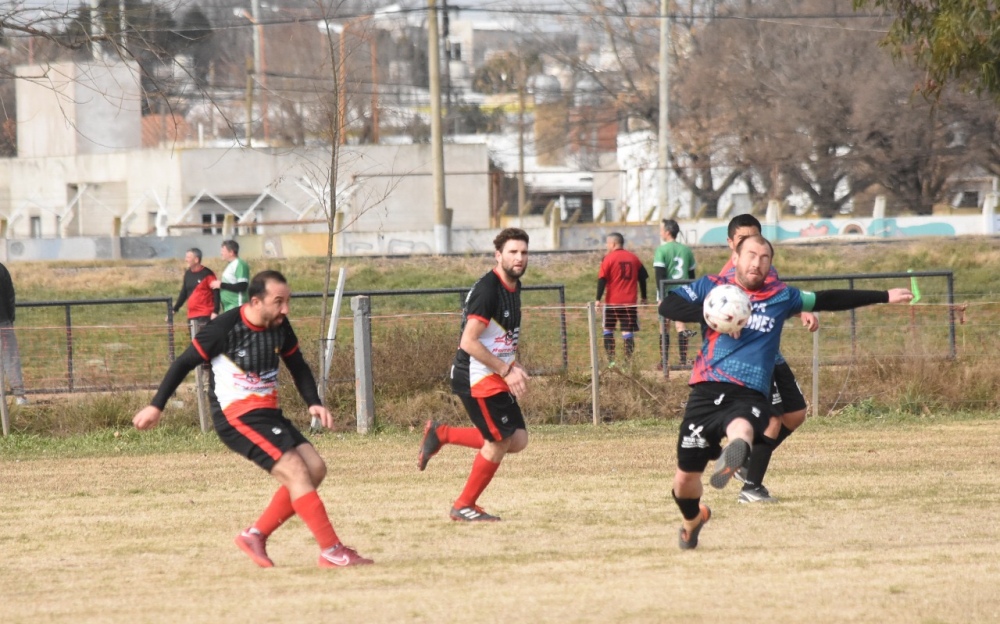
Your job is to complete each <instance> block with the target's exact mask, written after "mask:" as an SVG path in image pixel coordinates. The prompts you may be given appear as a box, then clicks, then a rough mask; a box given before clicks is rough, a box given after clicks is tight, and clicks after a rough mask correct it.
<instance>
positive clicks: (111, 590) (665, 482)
mask: <svg viewBox="0 0 1000 624" xmlns="http://www.w3.org/2000/svg"><path fill="white" fill-rule="evenodd" d="M676 430H677V421H675V420H661V421H655V422H653V421H643V422H636V421H633V422H627V423H615V424H613V425H607V426H601V427H592V426H588V425H578V426H562V427H555V426H549V427H532V429H531V435H532V443H531V445H530V446H529V447H528V449H527V450H526V451H525V452H524V453H522V454H520V455H519V456H512V457H510V458H508V460H507V461H505V462H504V465H503V467H502V468H501V470H500V472H499V473H498V476H497V478H496V480H495V481H494V483H493V485H492V486H491V487H490V488H489V489H488V490H487V492H486V494H485V495H484V496H483V498H482V500H481V503H482V504H483V506H484V507H486V508H487V509H488V510H489V511H491V512H493V513H497V514H500V515H502V516H503V517H504V521H503V522H502V523H499V524H496V525H480V526H469V525H458V524H455V523H452V522H449V521H448V520H447V518H446V512H447V509H448V507H449V505H450V503H451V501H452V499H453V498H454V497H455V496H456V495H457V493H458V492H459V490H460V489H461V486H462V484H463V482H464V479H465V476H466V475H467V472H468V468H469V466H470V464H471V461H472V452H471V451H470V450H469V449H464V448H459V447H446V448H445V449H443V450H442V452H441V453H440V454H439V455H438V456H436V457H435V458H434V459H433V460H432V461H431V463H430V465H429V466H428V469H427V471H426V472H424V473H420V472H418V471H417V470H416V468H415V466H414V461H415V455H416V447H417V443H418V438H419V434H418V432H417V431H410V432H398V431H397V432H386V433H381V434H379V435H375V436H369V437H361V436H356V435H353V434H332V433H329V434H325V435H322V436H319V437H317V438H316V444H317V447H318V448H319V450H320V452H321V454H322V455H323V456H324V457H325V458H326V459H327V462H328V464H329V467H330V476H329V477H328V480H327V482H326V483H325V484H324V486H323V488H322V490H321V493H322V494H323V496H324V499H325V501H326V504H327V508H328V509H329V510H330V512H331V516H332V518H333V520H334V523H335V525H336V526H337V528H338V532H339V533H340V535H341V537H342V538H343V539H344V540H345V541H346V542H347V543H348V544H351V545H353V546H355V547H356V548H357V549H358V550H359V551H360V552H361V553H363V554H365V555H368V556H371V557H373V558H374V559H375V560H376V565H375V566H372V567H369V568H362V569H347V570H323V569H319V568H317V567H316V565H315V560H316V554H317V552H316V548H315V546H314V543H313V542H312V540H311V537H310V536H309V533H308V531H307V530H306V529H305V527H304V525H302V524H301V522H299V521H298V520H297V519H293V520H291V521H290V522H289V523H288V524H287V525H286V526H284V527H282V528H281V529H280V530H279V531H278V532H277V533H276V534H275V535H274V536H273V537H272V539H271V543H270V545H269V546H270V553H271V555H272V557H273V558H274V559H275V561H276V563H277V566H278V567H276V568H274V569H270V570H262V569H259V568H257V567H255V566H254V565H253V564H252V563H251V562H250V561H249V560H248V559H247V558H246V557H245V556H244V555H243V554H242V553H240V552H239V551H238V550H237V549H236V548H235V546H233V544H232V538H233V537H234V536H235V534H236V533H237V532H238V531H239V530H240V529H241V528H243V527H244V526H246V525H247V524H249V523H250V522H251V521H252V520H253V519H255V518H256V516H257V514H258V513H259V512H260V510H261V509H262V507H263V506H264V504H265V503H266V502H267V500H268V499H269V497H270V495H271V493H272V491H273V489H274V485H273V482H272V481H271V480H270V478H269V477H267V476H266V475H264V474H263V473H262V472H260V471H259V470H258V469H257V468H255V467H253V466H252V465H251V464H250V463H249V462H246V461H245V460H243V459H241V458H239V457H237V456H235V455H234V454H232V453H230V452H228V451H226V450H225V449H223V448H222V446H221V445H220V444H219V443H218V441H217V440H216V438H215V436H214V435H213V434H209V435H205V436H203V435H200V434H197V433H194V432H192V431H191V430H190V428H187V429H178V430H176V431H154V432H149V433H139V432H135V431H130V430H123V431H121V434H120V436H115V435H114V434H113V433H112V432H111V431H107V432H100V433H97V434H94V435H92V436H90V437H87V438H79V437H70V438H64V439H61V440H56V439H50V440H45V439H41V438H27V437H14V438H8V439H4V440H2V441H0V500H2V501H3V503H2V504H0V552H2V553H3V564H2V566H0V570H2V572H0V576H2V579H0V620H2V621H3V622H7V623H11V622H48V621H56V622H81V621H82V622H332V621H340V622H470V621H472V622H480V621H482V622H501V621H503V622H708V621H746V622H848V621H849V622H878V623H879V624H888V623H893V622H906V623H909V622H925V623H937V622H956V623H957V622H987V621H998V620H1000V594H998V592H997V590H996V586H995V584H996V579H997V578H1000V561H998V559H997V552H998V544H1000V523H998V522H997V520H996V519H997V518H998V517H1000V497H998V496H997V486H996V474H997V469H998V467H1000V466H998V460H997V456H996V453H995V449H996V448H997V447H998V446H1000V428H998V427H997V426H996V422H995V420H993V419H989V418H978V419H975V418H966V419H961V418H950V417H949V418H945V417H943V416H940V415H938V416H936V417H930V416H928V417H923V418H914V417H900V418H898V419H897V418H891V417H882V418H878V417H873V418H870V419H856V420H848V419H833V418H820V419H817V420H815V421H810V423H807V425H806V426H805V427H804V428H803V429H802V430H801V432H800V433H798V434H796V435H795V436H794V437H792V438H791V439H790V440H789V442H788V443H787V444H786V445H785V446H783V447H782V448H781V449H780V450H779V451H778V452H777V453H776V454H775V458H774V462H773V464H772V470H771V474H770V475H769V482H768V485H769V486H770V488H771V490H772V492H774V493H775V494H776V495H777V496H779V497H781V499H782V502H781V503H780V504H777V505H771V506H747V505H738V504H737V503H736V494H737V489H736V486H735V485H730V487H729V488H728V489H727V490H725V491H722V492H719V491H715V490H711V489H708V490H707V493H706V497H705V499H704V501H705V502H706V503H707V504H708V505H710V506H711V507H712V509H713V511H714V516H713V519H712V521H711V522H710V523H709V524H708V525H707V527H706V528H705V530H704V531H703V532H702V534H701V545H700V546H699V548H698V549H697V550H696V551H693V552H682V551H680V550H678V548H677V527H678V524H679V520H678V518H679V514H678V512H677V509H676V507H675V506H674V504H673V502H672V501H671V500H670V480H671V478H672V475H673V470H674V457H675V452H674V445H675V439H676Z"/></svg>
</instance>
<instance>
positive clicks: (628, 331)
mask: <svg viewBox="0 0 1000 624" xmlns="http://www.w3.org/2000/svg"><path fill="white" fill-rule="evenodd" d="M605 245H606V246H607V250H608V253H607V255H605V256H604V259H603V260H602V261H601V268H600V271H599V272H598V274H597V305H598V306H600V305H601V298H602V297H604V296H605V290H607V299H606V300H605V305H604V350H605V351H606V352H607V354H608V362H609V363H611V364H612V365H613V363H614V361H615V327H616V326H617V327H619V328H620V329H621V332H622V341H623V342H624V343H625V359H626V360H629V359H631V357H632V353H633V352H634V351H635V332H637V331H639V310H638V308H637V307H636V290H637V289H638V291H639V295H640V296H641V301H640V303H646V280H647V279H649V273H647V272H646V267H644V266H643V265H642V261H641V260H639V258H638V256H636V255H635V254H634V253H632V252H631V251H627V250H626V249H625V237H624V236H622V235H621V234H619V233H618V232H612V233H611V234H608V236H607V238H606V239H605Z"/></svg>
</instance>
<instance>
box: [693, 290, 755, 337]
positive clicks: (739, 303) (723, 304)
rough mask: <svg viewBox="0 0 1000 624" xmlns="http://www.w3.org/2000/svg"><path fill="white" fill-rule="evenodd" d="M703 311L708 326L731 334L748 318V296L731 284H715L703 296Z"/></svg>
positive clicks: (745, 322) (742, 325)
mask: <svg viewBox="0 0 1000 624" xmlns="http://www.w3.org/2000/svg"><path fill="white" fill-rule="evenodd" d="M703 312H704V315H705V322H706V323H708V326H709V327H711V328H712V329H714V330H715V331H717V332H719V333H720V334H731V333H733V332H735V331H737V330H740V329H743V327H745V326H746V324H747V321H749V320H750V313H751V312H752V310H751V308H750V297H748V296H747V294H746V293H745V292H744V291H743V289H742V288H740V287H739V286H734V285H733V284H723V285H721V286H716V287H715V288H713V289H712V290H711V291H709V293H708V296H707V297H705V305H704V307H703Z"/></svg>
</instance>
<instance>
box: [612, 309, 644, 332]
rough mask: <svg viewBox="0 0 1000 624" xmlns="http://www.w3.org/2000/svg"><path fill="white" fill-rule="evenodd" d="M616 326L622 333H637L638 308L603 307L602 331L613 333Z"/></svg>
mask: <svg viewBox="0 0 1000 624" xmlns="http://www.w3.org/2000/svg"><path fill="white" fill-rule="evenodd" d="M616 325H617V326H619V327H621V330H622V331H623V332H637V331H639V308H637V307H635V306H634V305H606V306H604V331H606V332H613V331H615V326H616Z"/></svg>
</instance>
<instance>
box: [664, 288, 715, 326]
mask: <svg viewBox="0 0 1000 624" xmlns="http://www.w3.org/2000/svg"><path fill="white" fill-rule="evenodd" d="M703 307H704V306H703V304H702V303H701V302H700V301H699V302H691V301H688V300H687V299H685V298H683V297H681V296H680V295H678V294H677V293H674V292H668V293H667V296H666V297H664V298H663V301H661V302H660V306H659V308H658V310H659V313H660V316H662V317H663V318H668V319H671V320H674V321H681V322H684V323H697V322H700V321H701V320H702V318H703V314H704V312H703Z"/></svg>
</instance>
